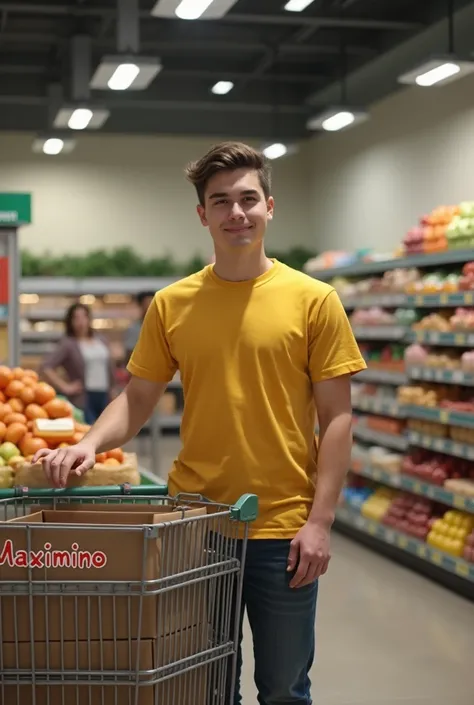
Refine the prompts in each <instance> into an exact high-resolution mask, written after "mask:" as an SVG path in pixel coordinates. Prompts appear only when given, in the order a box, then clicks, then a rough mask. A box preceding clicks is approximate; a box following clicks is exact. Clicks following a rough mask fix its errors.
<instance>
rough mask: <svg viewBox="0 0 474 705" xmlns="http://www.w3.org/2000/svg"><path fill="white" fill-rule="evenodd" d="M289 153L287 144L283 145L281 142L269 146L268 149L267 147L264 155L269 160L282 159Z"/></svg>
mask: <svg viewBox="0 0 474 705" xmlns="http://www.w3.org/2000/svg"><path fill="white" fill-rule="evenodd" d="M287 152H288V148H287V146H286V145H285V144H282V143H281V142H275V144H269V145H268V147H265V149H264V150H263V153H264V155H265V156H266V157H267V159H280V157H284V156H285V154H286V153H287Z"/></svg>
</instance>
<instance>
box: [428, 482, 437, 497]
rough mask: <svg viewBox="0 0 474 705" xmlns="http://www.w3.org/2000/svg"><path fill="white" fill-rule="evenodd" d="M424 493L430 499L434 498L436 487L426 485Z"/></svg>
mask: <svg viewBox="0 0 474 705" xmlns="http://www.w3.org/2000/svg"><path fill="white" fill-rule="evenodd" d="M426 494H427V496H428V497H429V498H430V499H435V498H436V487H433V485H429V484H427V485H426Z"/></svg>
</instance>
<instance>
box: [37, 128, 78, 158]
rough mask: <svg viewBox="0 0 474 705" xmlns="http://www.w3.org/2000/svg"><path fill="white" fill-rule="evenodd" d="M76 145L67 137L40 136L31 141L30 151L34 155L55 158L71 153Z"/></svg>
mask: <svg viewBox="0 0 474 705" xmlns="http://www.w3.org/2000/svg"><path fill="white" fill-rule="evenodd" d="M75 146H76V143H75V141H74V140H73V139H71V138H70V137H69V136H67V135H63V134H57V135H55V134H54V133H53V134H50V135H40V136H38V137H36V139H35V140H34V141H33V145H32V149H33V152H35V153H36V154H47V155H48V156H51V157H53V156H57V155H58V154H68V153H69V152H72V150H73V149H74V147H75Z"/></svg>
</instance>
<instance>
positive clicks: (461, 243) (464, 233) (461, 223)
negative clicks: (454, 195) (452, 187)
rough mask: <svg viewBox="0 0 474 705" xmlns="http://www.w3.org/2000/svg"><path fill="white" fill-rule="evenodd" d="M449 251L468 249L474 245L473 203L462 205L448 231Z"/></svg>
mask: <svg viewBox="0 0 474 705" xmlns="http://www.w3.org/2000/svg"><path fill="white" fill-rule="evenodd" d="M446 237H447V241H448V247H449V249H468V248H470V247H473V245H474V212H473V202H472V201H464V202H463V203H461V204H460V206H459V210H458V212H457V213H456V214H455V216H454V217H453V219H452V220H451V222H450V223H449V225H448V227H447V230H446Z"/></svg>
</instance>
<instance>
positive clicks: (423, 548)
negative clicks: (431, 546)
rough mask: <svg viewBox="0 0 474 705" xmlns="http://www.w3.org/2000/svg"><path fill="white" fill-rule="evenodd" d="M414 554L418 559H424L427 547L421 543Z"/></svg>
mask: <svg viewBox="0 0 474 705" xmlns="http://www.w3.org/2000/svg"><path fill="white" fill-rule="evenodd" d="M416 552H417V554H418V556H419V557H420V558H426V556H427V555H428V547H427V546H425V545H424V544H422V543H421V544H420V545H419V546H418V548H417V549H416Z"/></svg>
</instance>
